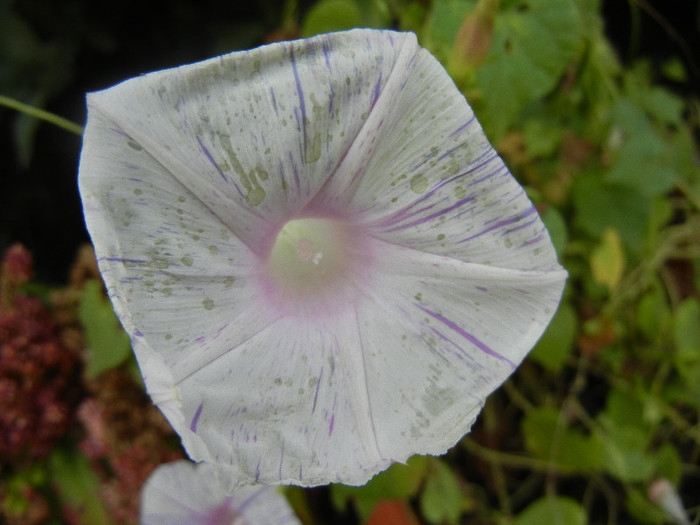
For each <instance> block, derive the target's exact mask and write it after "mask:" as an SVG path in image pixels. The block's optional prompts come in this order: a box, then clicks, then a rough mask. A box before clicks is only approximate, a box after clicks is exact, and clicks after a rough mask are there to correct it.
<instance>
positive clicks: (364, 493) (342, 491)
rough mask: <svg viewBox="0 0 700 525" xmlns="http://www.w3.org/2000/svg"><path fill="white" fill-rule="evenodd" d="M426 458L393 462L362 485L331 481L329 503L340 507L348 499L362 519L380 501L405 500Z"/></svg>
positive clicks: (419, 480)
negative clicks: (404, 462)
mask: <svg viewBox="0 0 700 525" xmlns="http://www.w3.org/2000/svg"><path fill="white" fill-rule="evenodd" d="M430 460H431V458H429V457H427V456H413V457H412V458H411V459H409V460H408V462H407V463H406V464H405V465H404V464H400V463H395V464H394V465H392V466H391V467H389V468H388V469H387V470H385V471H384V472H381V473H380V474H377V475H376V476H375V477H373V478H372V479H371V480H370V481H369V482H368V483H367V484H366V485H364V486H363V487H351V486H348V485H338V484H331V486H330V490H331V501H332V502H333V506H335V508H337V509H339V510H342V509H344V508H345V506H346V505H347V503H348V501H351V502H353V503H354V505H355V507H356V508H357V512H358V514H359V515H360V517H361V518H362V520H363V521H364V520H366V519H367V518H368V517H369V515H370V514H371V513H372V510H373V509H374V507H375V506H376V505H377V504H378V503H379V502H380V501H382V500H390V499H399V500H400V499H409V498H412V497H413V496H415V495H416V494H417V493H418V488H419V487H420V485H421V483H422V482H423V480H424V478H425V475H426V472H427V469H428V467H429V465H430Z"/></svg>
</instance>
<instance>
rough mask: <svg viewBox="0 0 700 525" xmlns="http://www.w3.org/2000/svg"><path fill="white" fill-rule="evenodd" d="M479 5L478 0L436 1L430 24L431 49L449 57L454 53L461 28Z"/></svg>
mask: <svg viewBox="0 0 700 525" xmlns="http://www.w3.org/2000/svg"><path fill="white" fill-rule="evenodd" d="M477 4H478V0H434V2H433V7H432V10H431V13H430V20H429V22H428V35H429V39H430V41H431V49H432V50H433V51H434V52H436V53H438V54H439V55H441V56H444V57H447V56H449V55H450V53H451V51H452V47H453V45H454V41H455V39H456V38H457V33H458V32H459V28H460V27H461V26H462V23H463V22H464V19H465V17H466V16H467V15H469V14H470V13H471V12H472V11H473V10H474V9H475V8H476V5H477Z"/></svg>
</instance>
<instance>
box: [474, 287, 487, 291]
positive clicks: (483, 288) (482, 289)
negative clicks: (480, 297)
mask: <svg viewBox="0 0 700 525" xmlns="http://www.w3.org/2000/svg"><path fill="white" fill-rule="evenodd" d="M474 288H476V289H477V290H481V291H482V292H488V291H489V289H488V288H486V287H485V286H475V287H474Z"/></svg>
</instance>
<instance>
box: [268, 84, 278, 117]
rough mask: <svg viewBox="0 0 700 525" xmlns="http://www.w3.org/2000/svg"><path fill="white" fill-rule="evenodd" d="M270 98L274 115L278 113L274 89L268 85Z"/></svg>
mask: <svg viewBox="0 0 700 525" xmlns="http://www.w3.org/2000/svg"><path fill="white" fill-rule="evenodd" d="M270 98H271V99H272V109H274V110H275V115H279V113H278V110H277V99H276V98H275V90H274V89H273V88H272V86H270Z"/></svg>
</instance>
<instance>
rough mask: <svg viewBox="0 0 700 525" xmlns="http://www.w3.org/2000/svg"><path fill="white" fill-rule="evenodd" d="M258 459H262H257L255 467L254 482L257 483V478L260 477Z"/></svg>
mask: <svg viewBox="0 0 700 525" xmlns="http://www.w3.org/2000/svg"><path fill="white" fill-rule="evenodd" d="M260 461H262V460H260V459H259V460H258V466H257V467H255V482H256V483H257V482H258V480H259V479H260Z"/></svg>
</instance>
